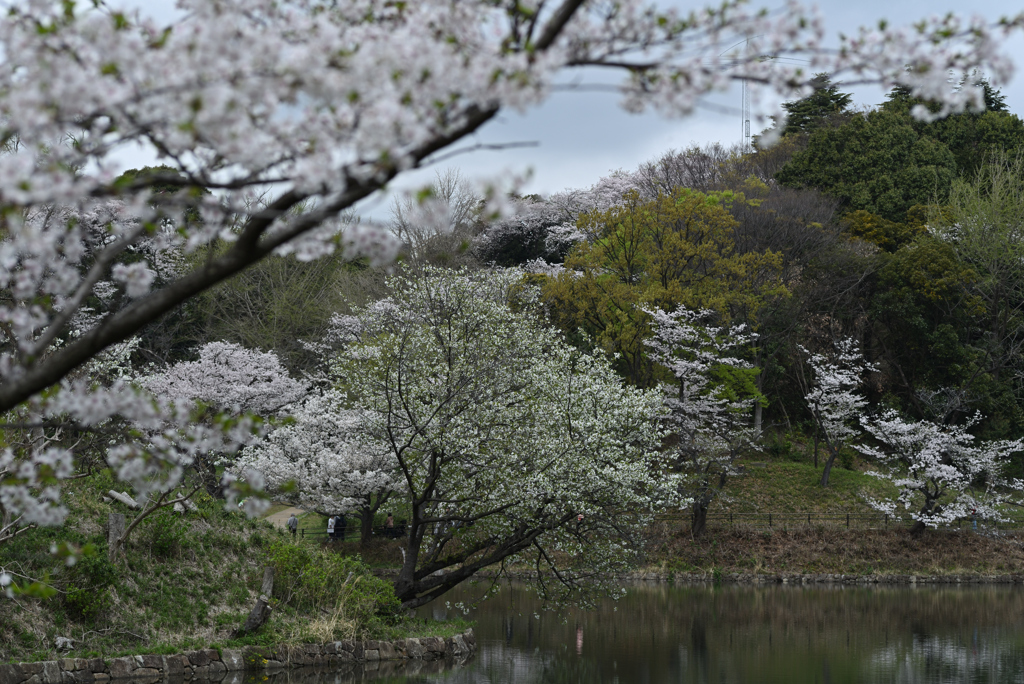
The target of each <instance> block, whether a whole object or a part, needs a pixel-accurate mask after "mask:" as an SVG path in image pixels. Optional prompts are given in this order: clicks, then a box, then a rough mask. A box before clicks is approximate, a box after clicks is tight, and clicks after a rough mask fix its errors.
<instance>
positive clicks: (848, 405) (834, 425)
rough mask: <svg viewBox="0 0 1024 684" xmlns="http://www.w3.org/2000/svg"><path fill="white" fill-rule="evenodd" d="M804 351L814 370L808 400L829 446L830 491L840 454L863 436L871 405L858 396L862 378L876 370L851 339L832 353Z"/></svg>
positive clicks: (835, 346)
mask: <svg viewBox="0 0 1024 684" xmlns="http://www.w3.org/2000/svg"><path fill="white" fill-rule="evenodd" d="M800 350H801V351H802V352H803V353H804V354H806V355H807V362H808V363H809V364H810V366H811V373H812V382H811V386H810V388H809V390H808V392H807V394H806V396H805V397H804V399H805V401H806V402H807V407H808V408H809V409H810V410H811V416H812V417H813V418H814V423H815V429H816V430H817V435H818V437H820V438H821V439H822V440H823V441H824V443H825V449H826V453H827V456H826V457H825V467H824V468H823V469H822V473H821V486H822V487H827V486H828V477H829V475H830V474H831V472H832V466H833V465H834V464H835V462H836V457H837V456H839V452H840V451H842V450H843V448H844V447H846V446H847V445H848V444H849V443H850V440H852V439H853V438H854V437H856V436H857V435H859V434H860V431H859V429H858V426H857V425H858V424H857V421H858V419H859V418H860V415H861V413H862V412H863V410H864V407H865V406H867V403H868V402H867V400H866V399H865V398H864V397H862V396H861V395H860V394H858V393H857V388H858V387H860V385H861V382H862V380H861V378H862V376H863V375H864V374H865V373H867V372H868V371H872V370H874V366H872V365H871V364H869V363H867V362H865V361H864V357H863V356H861V353H860V349H859V347H858V346H857V343H856V342H855V341H854V340H852V339H850V338H844V339H842V340H839V341H837V342H835V343H833V349H832V351H831V352H830V353H825V354H812V353H810V352H809V351H807V350H806V349H804V347H802V346H801V347H800ZM815 458H817V457H815Z"/></svg>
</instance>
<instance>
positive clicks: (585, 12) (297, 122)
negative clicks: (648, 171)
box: [0, 0, 1024, 522]
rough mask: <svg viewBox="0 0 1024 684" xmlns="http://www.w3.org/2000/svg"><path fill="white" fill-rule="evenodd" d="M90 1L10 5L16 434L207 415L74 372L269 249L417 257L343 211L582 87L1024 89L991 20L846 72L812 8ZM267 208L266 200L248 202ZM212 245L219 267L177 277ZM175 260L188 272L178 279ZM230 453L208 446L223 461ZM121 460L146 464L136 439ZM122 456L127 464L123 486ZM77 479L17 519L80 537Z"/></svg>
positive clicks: (5, 228)
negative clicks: (76, 531)
mask: <svg viewBox="0 0 1024 684" xmlns="http://www.w3.org/2000/svg"><path fill="white" fill-rule="evenodd" d="M93 4H94V7H93V8H88V9H85V8H80V7H78V6H77V4H76V3H75V2H74V0H33V1H32V2H22V3H13V4H11V7H10V8H9V9H8V10H7V12H6V14H5V17H4V21H3V22H2V23H0V45H3V47H4V59H3V63H2V66H0V122H2V123H0V148H2V149H3V150H4V153H3V154H0V207H2V212H0V215H2V220H0V290H2V294H0V412H4V413H5V414H6V415H5V418H4V420H5V421H6V422H7V425H8V426H10V425H15V424H17V425H39V424H52V423H54V422H57V423H61V424H62V425H74V426H75V429H76V430H96V429H97V428H98V426H99V425H101V424H103V423H104V422H105V421H111V420H113V421H127V422H131V421H143V422H145V421H150V420H153V421H156V422H161V421H162V420H163V419H162V418H161V416H163V415H164V414H165V413H167V414H168V415H169V416H175V415H176V416H179V417H184V416H186V415H187V411H185V412H182V411H178V412H177V413H175V411H174V410H172V409H170V408H168V407H167V406H166V405H165V403H164V402H162V401H161V400H160V398H159V397H156V398H154V397H152V396H150V393H148V392H145V391H143V390H141V389H139V388H138V387H133V386H131V385H130V384H129V383H124V382H120V383H119V382H117V381H115V382H111V383H106V384H102V383H101V384H99V385H97V384H94V383H92V382H85V381H80V379H76V374H79V373H80V371H81V368H82V366H83V364H84V363H86V362H87V361H88V360H89V359H90V358H92V357H94V356H95V355H97V354H99V353H100V352H101V351H102V350H103V349H105V348H107V347H108V346H110V345H112V344H116V343H118V342H123V341H125V340H127V339H129V338H130V337H132V336H133V335H135V334H137V333H138V332H139V331H140V330H142V329H143V328H144V327H145V326H146V325H147V324H149V323H152V322H153V321H156V320H157V319H159V318H160V317H161V316H164V315H165V314H167V313H168V312H170V311H172V310H173V309H175V308H176V307H178V306H179V305H181V304H182V303H183V302H185V301H187V300H189V299H190V298H192V297H194V296H196V295H197V294H199V293H201V292H203V291H205V290H207V289H209V288H212V287H214V286H215V285H217V284H218V283H221V282H224V281H225V280H227V279H228V278H231V277H232V276H233V275H235V274H237V273H239V272H240V271H242V270H243V269H245V268H247V267H249V266H251V265H252V264H255V263H256V262H258V261H260V260H261V259H263V258H265V257H267V256H268V255H270V254H275V253H276V254H295V255H296V256H298V257H300V258H303V259H312V258H316V257H318V256H320V255H324V254H327V253H331V252H335V251H336V250H338V249H341V250H343V253H344V256H345V257H346V258H358V257H368V258H369V259H370V260H372V261H375V262H387V261H390V260H391V259H392V258H393V257H394V256H395V253H396V251H397V249H398V243H397V240H395V239H394V238H393V236H392V235H391V234H390V233H388V231H387V230H385V229H381V228H375V227H373V226H370V225H367V224H358V223H357V224H351V223H349V224H346V223H344V222H342V221H339V220H338V216H339V214H340V213H341V212H343V211H344V210H346V209H348V208H350V207H352V206H353V205H354V204H355V203H356V202H358V201H359V200H361V199H363V198H366V197H368V196H370V195H371V194H373V193H375V192H377V191H378V190H379V189H381V188H383V187H384V186H385V185H386V184H388V183H389V182H391V181H392V180H394V179H395V178H396V177H397V176H399V175H400V174H402V173H404V172H406V171H408V170H410V169H413V168H415V167H418V166H422V165H425V164H429V163H431V161H432V160H434V159H435V158H436V157H437V155H438V153H440V152H442V151H449V150H450V148H451V146H452V145H454V144H456V143H457V142H458V141H460V140H462V139H464V138H466V137H467V136H470V135H472V134H473V133H475V132H476V131H478V130H479V129H480V128H481V127H482V126H484V125H485V124H486V123H487V122H489V121H491V120H493V119H494V118H495V117H496V116H497V115H498V114H499V112H501V111H502V110H505V109H508V108H513V109H518V110H523V109H526V108H528V107H531V106H534V105H536V104H538V103H540V102H541V101H543V100H544V99H545V98H546V97H547V95H548V94H549V93H550V90H551V87H552V86H553V85H554V84H555V83H556V82H557V80H558V78H559V77H560V76H561V75H562V74H564V72H565V70H566V69H569V68H575V67H584V66H602V67H606V68H608V69H615V70H619V71H621V72H623V73H624V74H625V75H626V78H625V79H624V81H623V85H622V93H623V97H624V105H625V106H626V107H627V108H629V109H631V110H639V109H642V108H644V107H648V106H653V107H656V108H658V109H660V110H662V111H664V112H666V113H668V114H684V113H687V112H689V111H691V110H692V109H693V107H694V106H695V105H696V103H697V102H698V100H699V98H700V97H701V96H702V95H704V94H706V93H708V92H710V91H714V90H721V89H724V88H725V87H727V86H728V84H729V83H731V82H732V80H734V79H741V78H745V79H751V80H755V81H759V82H763V83H765V84H767V85H769V86H771V87H773V88H776V89H778V90H781V91H786V92H787V93H788V92H789V91H791V90H793V89H794V88H795V87H799V86H800V84H801V83H802V82H804V81H805V80H806V78H807V77H808V76H809V75H810V74H812V73H814V72H818V71H828V72H829V73H832V74H834V75H835V76H836V77H837V78H839V77H842V76H843V75H844V74H853V75H854V76H855V77H856V78H857V79H858V80H860V81H875V82H879V83H881V84H882V85H883V86H891V85H894V84H897V83H901V84H905V85H907V86H908V87H909V88H910V89H911V90H912V91H913V93H914V94H915V95H918V96H921V97H924V98H926V99H929V100H935V101H938V102H941V103H943V106H941V107H939V108H937V113H938V114H944V113H946V112H948V111H951V110H955V109H958V108H963V107H965V106H968V105H970V106H973V107H975V108H980V106H981V104H982V102H983V100H982V99H981V96H980V94H978V93H976V92H975V89H969V88H963V89H959V90H955V89H951V88H950V87H949V83H948V80H949V76H948V74H949V72H950V71H951V70H952V71H953V72H955V74H954V78H953V80H954V81H956V80H957V79H956V77H957V76H965V75H968V74H970V73H971V72H972V71H973V70H975V69H981V70H984V71H985V72H986V73H987V74H989V76H990V77H991V81H992V83H993V85H995V86H998V85H1000V84H1001V83H1002V82H1004V81H1005V80H1006V78H1007V76H1008V75H1009V72H1010V67H1009V63H1008V61H1007V60H1006V59H1005V58H1004V57H1003V56H1002V55H1000V54H999V52H998V50H997V49H996V46H997V42H998V41H997V38H998V36H997V34H996V31H995V30H993V29H992V27H989V26H986V25H984V24H983V23H981V22H980V21H975V22H972V23H966V22H963V21H961V20H959V19H957V18H956V17H952V16H950V17H943V18H936V19H933V20H929V21H926V22H922V23H921V24H920V25H918V26H916V27H915V28H913V29H911V30H898V29H890V28H887V27H880V28H876V29H869V30H865V31H862V32H861V33H860V34H856V35H853V36H852V37H850V38H844V39H843V40H842V42H841V45H840V49H839V50H836V51H827V50H825V49H824V48H822V40H823V36H824V33H823V29H822V24H821V21H820V19H819V18H818V17H817V16H814V15H812V14H810V13H808V12H807V11H805V10H804V8H803V7H801V6H799V5H796V4H793V5H791V6H788V7H787V9H786V10H785V11H783V12H779V13H774V14H773V13H767V14H764V13H759V12H757V11H756V10H747V9H746V8H745V6H744V4H743V3H742V2H739V0H731V1H728V2H725V3H723V4H718V5H716V6H715V7H713V8H709V9H707V10H703V11H694V12H693V13H690V14H686V15H680V14H679V13H677V12H675V11H674V10H665V11H661V10H659V9H657V8H655V7H651V8H648V7H646V6H644V5H643V4H641V0H625V1H623V2H615V3H606V2H597V1H588V0H559V1H558V2H536V1H532V2H520V1H513V0H499V1H495V0H462V1H460V2H451V1H450V0H421V1H419V2H414V3H413V2H406V3H400V2H392V1H391V0H359V1H358V2H342V3H339V2H335V1H334V0H180V2H179V3H178V6H179V7H180V8H181V10H182V12H181V14H180V18H179V19H177V20H175V22H174V23H173V24H172V25H169V26H163V25H159V24H157V23H156V22H154V21H152V20H149V19H146V18H144V17H129V16H126V15H125V14H124V13H122V12H118V11H112V10H109V9H107V8H106V6H105V5H104V4H103V3H93ZM1022 21H1024V20H1021V21H1017V20H1012V21H1007V22H1005V23H1004V24H1003V25H1002V28H1001V29H1000V30H1012V29H1015V28H1017V26H1018V25H1019V24H1020V23H1022ZM766 54H771V55H774V56H795V55H800V56H801V57H802V59H805V60H809V61H810V64H804V63H800V65H799V66H790V64H791V62H790V61H787V60H779V59H764V58H763V57H764V55H766ZM908 66H909V67H910V68H908ZM919 113H921V114H922V115H925V116H931V115H932V114H933V112H932V111H930V110H927V109H925V108H921V111H920V112H919ZM136 146H142V147H145V148H147V149H150V150H153V151H155V152H156V153H157V154H158V155H159V156H160V157H161V163H163V164H164V165H166V166H167V167H169V168H170V169H172V170H173V171H172V172H169V173H168V174H167V175H166V176H164V175H162V174H160V173H154V174H142V175H137V176H129V177H125V178H121V179H117V164H118V155H119V154H120V153H121V152H122V150H124V149H131V148H134V147H136ZM175 189H178V191H177V192H175V191H174V190H175ZM213 191H215V192H213ZM268 191H269V193H270V195H269V200H268V201H267V202H266V203H254V202H252V201H251V199H252V197H253V195H254V194H257V193H267V192H268ZM300 206H303V207H306V210H305V211H301V212H297V211H293V209H295V208H296V207H300ZM97 236H98V237H99V238H100V239H95V238H96V237H97ZM197 249H203V250H205V251H204V253H206V254H208V255H209V257H208V258H205V259H201V260H200V259H193V260H189V259H183V260H173V259H164V258H163V255H166V254H169V253H180V252H182V251H184V252H194V251H195V250H197ZM172 261H173V262H174V264H176V266H177V270H175V269H172V270H171V271H169V272H167V273H165V272H164V271H163V267H162V265H163V264H164V263H170V262H172ZM98 307H99V308H98ZM100 309H102V310H100ZM90 310H91V311H90ZM50 388H54V389H50ZM232 425H234V424H232ZM8 429H10V428H9V427H8ZM181 429H182V430H185V431H186V432H187V431H188V430H191V429H192V428H191V427H189V424H188V422H187V421H185V422H184V423H183V424H182V425H181ZM205 429H207V430H208V428H205ZM232 429H233V428H232ZM209 439H212V438H211V437H209V436H208V435H204V436H203V437H202V439H199V438H188V439H186V441H189V440H191V441H192V443H193V444H194V445H196V446H194V447H189V448H190V449H193V448H194V449H206V448H207V447H208V443H207V441H208V440H209ZM225 439H228V441H230V439H231V438H230V435H229V436H227V437H225ZM172 441H173V440H172ZM217 448H218V449H220V448H222V445H218V446H217ZM111 449H112V452H113V453H114V454H121V453H127V452H132V453H135V452H136V447H135V446H132V445H131V443H130V440H129V441H126V442H125V443H124V444H123V445H120V446H119V445H116V444H115V445H113V446H112V447H111ZM54 450H56V451H54ZM147 453H149V454H150V457H148V458H147V459H146V460H145V467H143V466H142V465H140V466H139V467H138V468H134V469H128V470H125V471H124V472H123V476H124V477H135V476H136V474H138V473H142V472H151V471H150V470H149V469H151V468H157V469H161V468H162V473H163V475H162V476H161V477H163V478H165V479H166V478H170V480H173V479H174V473H175V472H178V470H177V469H179V468H180V465H181V463H180V460H178V459H177V458H176V457H169V458H170V460H169V461H167V462H166V463H165V462H164V461H163V460H162V459H163V456H162V455H160V454H162V453H163V452H162V451H161V449H154V450H152V451H149V452H147ZM118 459H119V457H115V456H111V464H112V465H115V467H116V468H117V469H118V470H119V471H121V470H122V468H121V465H119V464H120V463H121V462H122V461H119V460H118ZM70 461H71V454H70V452H69V450H68V448H67V445H66V444H53V443H51V444H47V445H46V446H42V443H37V446H26V447H25V448H23V449H22V448H19V449H17V450H8V451H6V452H4V454H3V456H0V468H2V469H3V470H5V471H6V472H8V475H7V476H5V478H4V479H3V480H2V481H0V499H3V500H5V501H6V502H9V504H10V506H11V511H12V514H13V515H15V516H18V515H22V514H29V512H30V511H34V512H33V513H31V515H33V516H35V517H37V518H38V519H39V520H44V519H45V520H48V521H51V522H57V521H59V519H60V517H61V516H60V515H56V516H55V517H48V516H47V515H36V514H37V513H38V512H39V511H42V510H44V509H46V510H55V511H59V510H60V506H59V503H55V501H56V499H58V498H59V496H58V495H56V494H54V493H53V490H52V489H51V488H50V486H49V485H43V484H42V480H41V479H40V478H43V479H46V478H49V477H50V475H51V474H52V476H53V477H54V478H55V481H57V482H59V480H60V478H61V477H62V476H63V474H65V473H67V472H69V470H68V468H66V467H64V465H63V464H65V463H70ZM133 462H134V461H133ZM58 464H59V467H54V466H55V465H58ZM161 464H163V465H161ZM12 468H13V470H12ZM15 470H16V471H17V472H18V473H19V475H17V476H14V475H10V473H12V472H14V471H15ZM44 471H46V473H49V474H47V475H45V476H44ZM170 480H166V481H168V482H169V481H170ZM47 501H51V503H54V507H51V506H49V504H47V503H46V502H47ZM33 502H35V503H33ZM5 505H7V504H5Z"/></svg>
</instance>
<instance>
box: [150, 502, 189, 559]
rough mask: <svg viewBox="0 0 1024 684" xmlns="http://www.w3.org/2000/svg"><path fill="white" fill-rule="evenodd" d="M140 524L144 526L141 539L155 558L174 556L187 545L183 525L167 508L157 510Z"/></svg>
mask: <svg viewBox="0 0 1024 684" xmlns="http://www.w3.org/2000/svg"><path fill="white" fill-rule="evenodd" d="M142 524H143V525H144V526H145V527H144V529H145V532H144V534H143V539H144V540H145V541H147V542H148V543H149V548H150V551H151V552H152V554H153V555H154V556H156V557H157V558H176V557H178V556H179V555H180V554H181V550H182V548H184V547H185V546H186V545H187V542H186V535H185V526H184V525H183V524H182V521H181V520H180V519H179V518H177V517H175V515H174V512H173V511H171V510H170V509H169V508H164V509H161V510H159V511H157V512H156V513H154V514H153V515H151V516H149V518H148V519H146V520H145V521H143V523H142Z"/></svg>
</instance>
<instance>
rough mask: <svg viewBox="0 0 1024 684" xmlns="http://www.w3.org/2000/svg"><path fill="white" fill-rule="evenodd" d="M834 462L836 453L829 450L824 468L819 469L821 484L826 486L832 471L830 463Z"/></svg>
mask: <svg viewBox="0 0 1024 684" xmlns="http://www.w3.org/2000/svg"><path fill="white" fill-rule="evenodd" d="M835 462H836V453H835V452H833V451H832V450H829V454H828V460H826V461H825V469H824V470H823V471H821V486H822V487H828V476H829V475H830V474H831V473H832V465H833V464H834V463H835Z"/></svg>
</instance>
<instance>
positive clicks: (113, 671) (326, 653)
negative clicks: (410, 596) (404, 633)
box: [0, 629, 476, 684]
mask: <svg viewBox="0 0 1024 684" xmlns="http://www.w3.org/2000/svg"><path fill="white" fill-rule="evenodd" d="M475 651H476V637H475V636H474V635H473V630H471V629H470V630H467V631H466V632H465V633H463V634H456V635H455V636H453V637H448V638H447V639H442V638H441V637H425V638H419V639H399V640H397V641H334V642H330V643H326V644H304V645H302V646H278V647H274V648H267V647H258V646H250V647H247V648H243V649H224V650H222V651H217V650H215V649H205V650H202V651H191V652H189V653H182V654H180V655H170V656H159V655H137V656H125V657H123V658H108V659H106V660H104V659H102V658H61V659H60V660H48V661H44V662H39V663H17V664H4V663H0V684H93V683H95V684H102V683H103V682H110V681H111V680H115V679H129V678H147V679H156V678H159V679H164V678H173V679H176V680H177V679H181V680H182V681H194V680H207V681H213V682H220V681H221V680H223V679H225V678H226V677H228V678H231V677H229V675H230V674H231V673H237V672H242V671H249V670H264V671H278V670H284V669H287V668H299V667H318V668H324V669H340V668H345V667H348V666H350V665H352V664H355V663H363V664H369V663H377V662H381V661H389V660H392V661H395V660H409V659H415V660H428V661H429V660H442V659H456V660H458V659H464V658H467V657H468V656H470V655H471V654H472V653H474V652H475Z"/></svg>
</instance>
